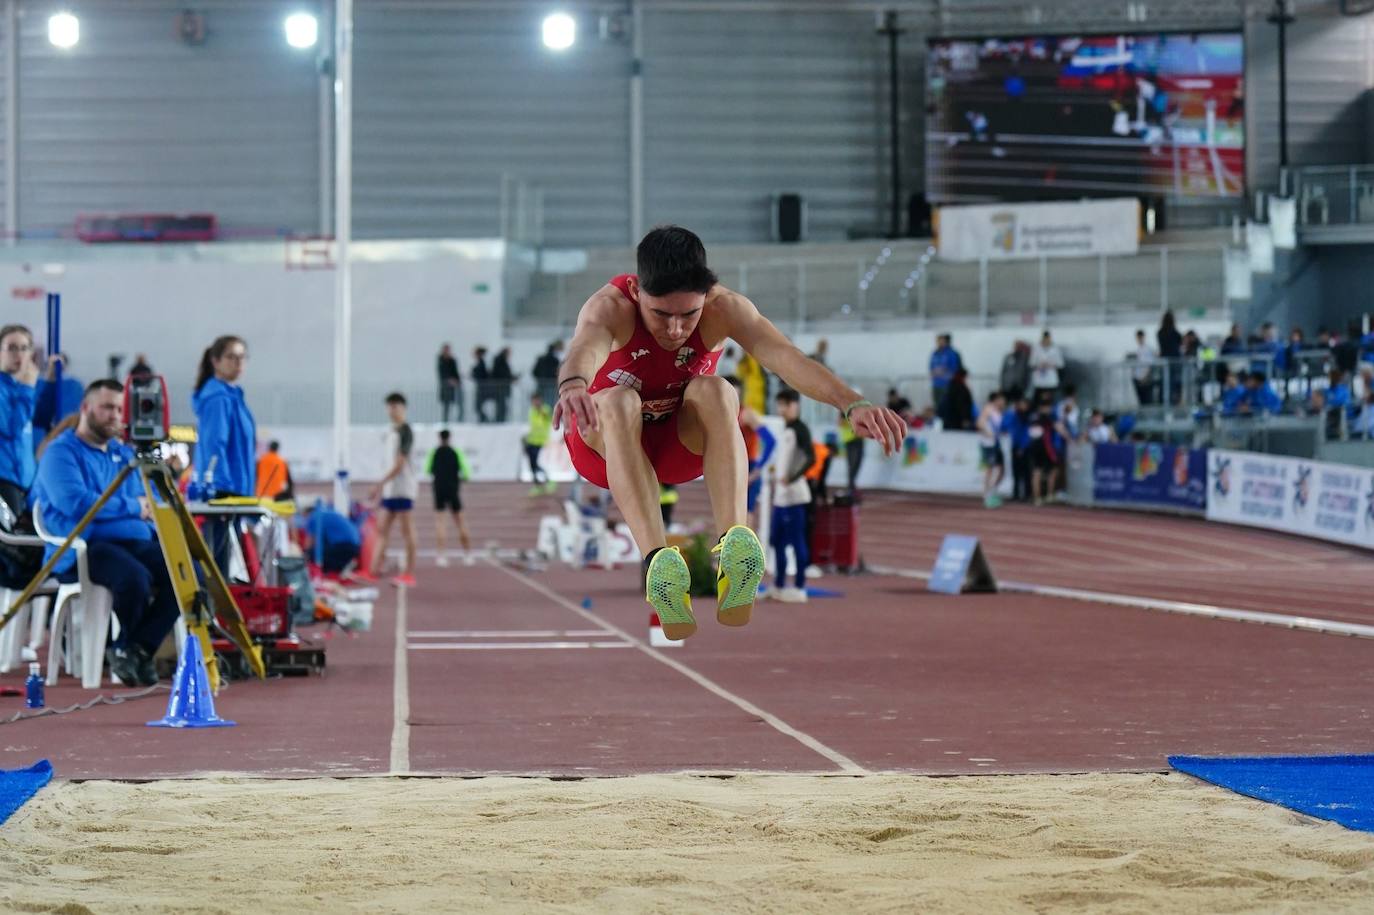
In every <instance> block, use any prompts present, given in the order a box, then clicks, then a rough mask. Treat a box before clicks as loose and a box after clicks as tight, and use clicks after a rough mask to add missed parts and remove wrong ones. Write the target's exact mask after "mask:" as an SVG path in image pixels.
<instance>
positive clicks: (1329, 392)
mask: <svg viewBox="0 0 1374 915" xmlns="http://www.w3.org/2000/svg"><path fill="white" fill-rule="evenodd" d="M1324 399H1325V406H1326V410H1325V413H1326V437H1327V438H1332V439H1334V438H1340V435H1341V419H1342V415H1343V414H1344V413H1345V412H1346V411H1347V410H1348V411H1350V415H1351V417H1353V416H1354V412H1355V411H1354V410H1353V409H1351V408H1352V406H1353V404H1354V398H1353V397H1352V396H1351V393H1350V382H1348V381H1347V380H1346V375H1345V373H1344V372H1342V371H1341V370H1340V369H1332V370H1331V372H1330V374H1328V375H1327V385H1326V396H1325V398H1324Z"/></svg>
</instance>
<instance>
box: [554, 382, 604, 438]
mask: <svg viewBox="0 0 1374 915" xmlns="http://www.w3.org/2000/svg"><path fill="white" fill-rule="evenodd" d="M565 419H566V420H568V421H569V422H571V423H575V424H576V425H577V429H578V431H579V432H586V431H587V430H588V429H596V428H597V427H598V424H597V421H596V404H595V403H593V402H592V395H591V394H590V393H588V391H587V385H586V383H585V382H581V381H574V382H573V383H571V384H568V385H564V386H563V389H562V390H561V391H560V392H559V395H558V403H557V404H556V405H555V406H554V408H553V425H554V428H556V429H563V428H565V426H564V423H563V421H564V420H565Z"/></svg>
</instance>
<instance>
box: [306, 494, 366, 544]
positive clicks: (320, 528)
mask: <svg viewBox="0 0 1374 915" xmlns="http://www.w3.org/2000/svg"><path fill="white" fill-rule="evenodd" d="M305 529H306V530H307V531H309V532H310V537H311V539H313V540H315V541H317V542H319V543H320V544H321V545H323V546H324V548H325V549H329V548H330V547H332V546H336V545H339V544H350V545H352V546H362V544H363V538H362V535H361V534H359V533H358V528H357V526H356V525H354V523H353V522H352V521H349V520H348V519H347V518H345V517H344V516H343V515H341V514H339V513H338V512H336V511H334V509H332V508H326V507H325V506H323V505H320V506H317V507H316V508H315V510H314V511H313V512H311V513H310V518H309V519H308V520H307V521H306V522H305Z"/></svg>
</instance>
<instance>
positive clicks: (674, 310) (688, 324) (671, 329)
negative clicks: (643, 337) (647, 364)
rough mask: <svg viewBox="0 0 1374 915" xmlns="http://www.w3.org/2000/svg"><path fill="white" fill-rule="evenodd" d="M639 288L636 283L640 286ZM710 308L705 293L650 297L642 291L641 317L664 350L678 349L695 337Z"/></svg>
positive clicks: (678, 293)
mask: <svg viewBox="0 0 1374 915" xmlns="http://www.w3.org/2000/svg"><path fill="white" fill-rule="evenodd" d="M637 285H638V284H637V283H636V286H637ZM705 304H706V294H705V293H703V292H670V293H668V294H667V295H646V294H645V293H644V291H643V290H642V289H641V290H639V314H640V317H641V318H643V320H644V326H645V327H647V328H648V329H649V333H651V334H653V335H654V339H655V340H657V341H658V345H659V346H661V347H663V348H664V349H672V350H675V349H678V348H679V347H681V346H683V345H684V344H685V343H686V342H687V340H688V339H689V338H690V337H691V336H692V331H694V330H696V329H697V322H699V321H700V320H701V308H702V306H703V305H705Z"/></svg>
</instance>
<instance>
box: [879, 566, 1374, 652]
mask: <svg viewBox="0 0 1374 915" xmlns="http://www.w3.org/2000/svg"><path fill="white" fill-rule="evenodd" d="M868 568H869V570H870V571H873V572H876V573H878V574H879V575H895V576H897V577H899V578H916V579H920V580H922V581H928V580H929V579H930V574H929V573H928V572H914V571H907V570H904V569H893V568H889V567H887V566H869V567H868ZM997 587H998V588H999V589H1000V590H1003V591H1010V592H1013V593H1020V594H1035V595H1038V596H1041V597H1063V598H1067V599H1069V600H1084V601H1090V602H1092V603H1096V604H1114V605H1116V606H1118V607H1139V608H1141V609H1144V610H1160V611H1163V612H1164V613H1181V614H1183V615H1185V616H1202V617H1207V618H1208V619H1217V620H1231V621H1232V622H1238V623H1260V624H1263V625H1268V626H1282V627H1283V628H1285V629H1302V630H1304V631H1307V632H1321V633H1325V634H1327V635H1346V636H1350V635H1353V636H1358V637H1359V638H1364V639H1374V626H1369V625H1365V624H1362V623H1345V622H1341V621H1340V620H1327V619H1321V618H1320V617H1314V616H1294V615H1293V614H1291V613H1274V612H1272V611H1267V610H1236V609H1233V608H1231V607H1216V606H1213V605H1212V604H1194V603H1189V602H1188V601H1180V600H1165V599H1163V598H1158V597H1139V596H1136V595H1133V594H1110V593H1107V592H1105V591H1086V590H1084V589H1082V588H1060V587H1057V586H1055V585H1035V584H1027V583H1026V582H1020V581H999V582H998V583H997Z"/></svg>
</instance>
